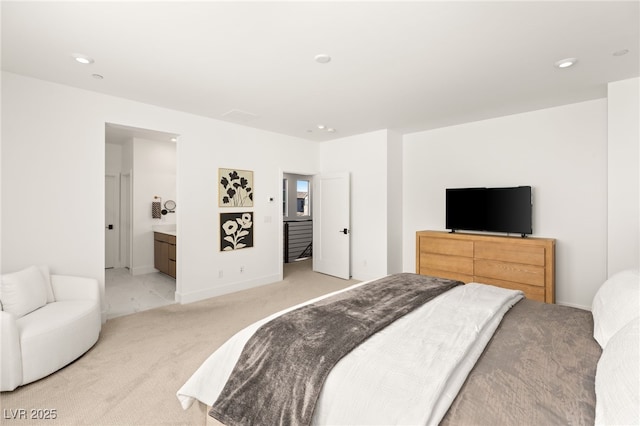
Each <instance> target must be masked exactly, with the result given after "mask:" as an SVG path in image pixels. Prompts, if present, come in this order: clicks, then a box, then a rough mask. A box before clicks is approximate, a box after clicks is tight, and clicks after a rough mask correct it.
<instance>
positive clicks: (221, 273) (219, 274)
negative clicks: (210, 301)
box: [218, 269, 224, 278]
mask: <svg viewBox="0 0 640 426" xmlns="http://www.w3.org/2000/svg"><path fill="white" fill-rule="evenodd" d="M223 275H224V272H222V269H220V270H219V271H218V278H222V277H223Z"/></svg>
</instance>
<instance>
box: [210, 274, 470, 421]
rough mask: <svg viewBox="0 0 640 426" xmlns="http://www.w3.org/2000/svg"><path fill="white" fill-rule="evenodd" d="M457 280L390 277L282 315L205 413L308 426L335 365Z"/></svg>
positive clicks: (259, 335)
mask: <svg viewBox="0 0 640 426" xmlns="http://www.w3.org/2000/svg"><path fill="white" fill-rule="evenodd" d="M461 284H462V283H461V282H460V281H453V280H448V279H444V278H436V277H428V276H423V275H416V274H410V273H403V274H395V275H390V276H388V277H385V278H381V279H379V280H376V281H373V282H371V283H369V284H366V285H363V286H361V287H357V288H355V289H352V290H349V291H346V292H342V293H339V294H337V295H334V296H331V297H328V298H325V299H323V300H320V301H318V302H315V303H313V304H310V305H306V306H303V307H301V308H299V309H296V310H293V311H291V312H288V313H286V314H283V315H281V316H279V317H277V318H275V319H273V320H272V321H270V322H268V323H266V324H264V325H263V326H262V327H260V328H259V329H258V330H257V331H256V332H255V334H254V335H253V336H252V337H251V338H250V339H249V341H247V343H246V345H245V347H244V349H243V351H242V354H241V355H240V358H239V359H238V362H237V364H236V366H235V367H234V369H233V372H232V373H231V376H230V377H229V380H228V381H227V383H226V385H225V387H224V389H223V390H222V392H221V394H220V396H219V397H218V399H217V400H216V402H215V403H214V404H213V408H212V409H211V410H210V411H209V415H210V416H211V417H213V418H215V419H217V420H218V421H220V422H222V423H224V424H225V425H227V426H235V425H308V424H310V423H311V419H312V417H313V411H314V409H315V404H316V401H317V399H318V395H319V394H320V390H321V389H322V385H323V384H324V381H325V378H326V377H327V375H328V374H329V372H330V371H331V369H332V368H333V366H334V365H335V364H336V363H337V362H338V361H340V359H341V358H342V357H343V356H345V355H346V354H347V353H349V352H350V351H351V350H353V349H354V348H356V347H357V346H358V345H359V344H360V343H362V342H364V341H365V340H366V339H367V338H369V336H371V335H373V334H374V333H376V332H378V331H380V330H382V329H383V328H384V327H386V326H387V325H389V324H391V323H392V322H393V321H395V320H396V319H398V318H400V317H402V316H403V315H405V314H407V313H409V312H411V311H413V310H414V309H416V308H418V307H420V306H422V305H423V304H425V303H426V302H428V301H429V300H431V299H433V298H434V297H436V296H437V295H439V294H441V293H443V292H445V291H447V290H449V289H450V288H453V287H455V286H457V285H461Z"/></svg>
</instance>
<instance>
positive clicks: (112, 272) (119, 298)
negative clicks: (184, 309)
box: [105, 268, 176, 319]
mask: <svg viewBox="0 0 640 426" xmlns="http://www.w3.org/2000/svg"><path fill="white" fill-rule="evenodd" d="M175 291H176V280H174V279H173V278H171V277H169V276H167V275H165V274H162V273H160V272H153V273H150V274H144V275H135V276H134V275H131V274H129V270H128V269H126V268H116V269H105V298H106V302H107V319H111V318H116V317H120V316H123V315H129V314H133V313H135V312H141V311H146V310H148V309H153V308H157V307H160V306H165V305H170V304H172V303H175Z"/></svg>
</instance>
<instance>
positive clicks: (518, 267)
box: [473, 259, 545, 287]
mask: <svg viewBox="0 0 640 426" xmlns="http://www.w3.org/2000/svg"><path fill="white" fill-rule="evenodd" d="M473 272H474V273H473V275H474V276H475V278H476V280H477V281H479V282H484V281H482V278H483V277H485V278H489V279H497V280H504V281H511V282H518V283H522V284H528V285H533V286H540V287H544V285H545V281H544V267H542V266H535V265H523V264H518V263H508V262H501V261H495V260H484V259H476V260H475V262H474V268H473Z"/></svg>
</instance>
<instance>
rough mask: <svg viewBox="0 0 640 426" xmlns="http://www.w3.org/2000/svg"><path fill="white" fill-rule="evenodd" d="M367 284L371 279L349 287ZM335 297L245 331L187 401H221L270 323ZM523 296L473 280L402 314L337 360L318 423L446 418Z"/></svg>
mask: <svg viewBox="0 0 640 426" xmlns="http://www.w3.org/2000/svg"><path fill="white" fill-rule="evenodd" d="M360 285H366V283H361V284H356V285H355V286H351V287H349V288H347V289H344V290H341V291H346V290H348V289H350V288H354V287H357V286H360ZM335 293H339V292H335ZM335 293H331V294H335ZM328 296H330V295H326V296H322V297H320V298H317V299H313V300H310V301H308V302H306V303H303V304H301V305H297V306H294V307H292V308H289V309H286V310H283V311H281V312H278V313H276V314H274V315H272V316H270V317H267V318H265V319H263V320H261V321H258V322H256V323H254V324H252V325H250V326H249V327H247V328H245V329H243V330H241V331H240V332H238V333H237V334H236V335H235V336H233V337H232V338H231V339H229V340H228V341H227V342H226V343H225V344H224V345H222V346H221V347H220V348H219V349H218V350H216V351H215V352H214V353H213V354H212V355H211V356H210V357H209V358H208V359H207V360H206V361H205V362H204V363H203V364H202V365H201V366H200V368H198V370H197V371H196V372H195V373H194V374H193V375H192V376H191V378H190V379H189V380H188V381H187V382H186V383H185V384H184V385H183V386H182V388H180V390H178V392H177V396H178V399H179V400H180V403H181V405H182V407H183V408H184V409H187V408H189V407H190V406H191V405H192V404H193V402H194V401H195V400H199V401H201V402H202V403H204V404H206V405H207V406H211V405H213V403H214V402H215V400H216V399H217V397H218V395H219V394H220V392H221V391H222V388H223V387H224V385H225V383H226V381H227V379H228V377H229V375H230V374H231V371H232V369H233V367H234V365H235V363H236V361H237V359H238V357H239V355H240V353H241V351H242V349H243V347H244V345H245V343H246V341H247V340H248V339H249V338H250V337H251V335H252V334H253V333H254V332H255V330H257V329H258V328H259V327H260V326H261V325H262V324H264V323H265V322H267V321H269V320H271V319H272V318H275V317H276V316H278V315H281V314H283V313H285V312H288V311H290V310H293V309H296V308H298V307H300V306H303V305H305V304H308V303H313V302H314V301H316V300H319V299H322V298H323V297H328ZM522 297H523V294H522V292H520V291H514V290H506V289H503V288H498V287H493V286H488V285H484V284H477V283H472V284H467V285H464V286H459V287H455V288H453V289H452V290H450V291H448V292H446V293H444V294H442V295H440V296H438V297H436V298H435V299H433V300H432V301H430V302H428V303H427V304H425V305H424V306H422V307H420V308H418V309H416V310H415V311H413V312H411V313H410V314H408V315H405V316H404V317H402V318H400V319H398V320H397V321H395V322H394V323H393V324H391V325H389V326H388V327H386V328H385V329H383V330H382V331H380V332H379V333H377V334H375V335H374V336H372V337H371V338H369V339H368V340H366V341H365V342H364V343H362V344H361V345H360V346H358V347H357V348H356V349H354V350H353V351H352V352H351V353H349V354H348V355H347V356H346V357H344V358H343V359H342V360H341V361H340V362H338V364H336V366H335V367H334V368H333V370H332V371H331V373H330V374H329V376H328V377H327V380H326V381H325V384H324V387H323V390H322V392H321V393H320V396H319V398H318V403H317V405H316V409H315V412H314V417H313V423H314V424H332V425H338V424H429V425H430V424H438V423H439V421H440V420H441V419H442V417H443V416H444V414H445V413H446V412H447V410H448V408H449V406H450V404H451V402H452V401H453V399H454V398H455V396H456V395H457V393H458V391H459V389H460V387H461V386H462V384H463V383H464V380H465V379H466V377H467V375H468V373H469V371H471V369H472V368H473V366H474V365H475V363H476V361H477V359H478V358H479V357H480V355H481V354H482V351H483V350H484V347H485V346H486V344H487V342H488V341H489V340H490V339H491V336H493V333H494V331H495V329H496V328H497V327H498V325H499V324H500V321H501V320H502V317H503V315H504V314H505V313H506V312H507V311H508V310H509V309H510V308H511V307H512V306H513V305H514V304H515V303H516V302H518V301H519V300H520V299H521V298H522Z"/></svg>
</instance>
